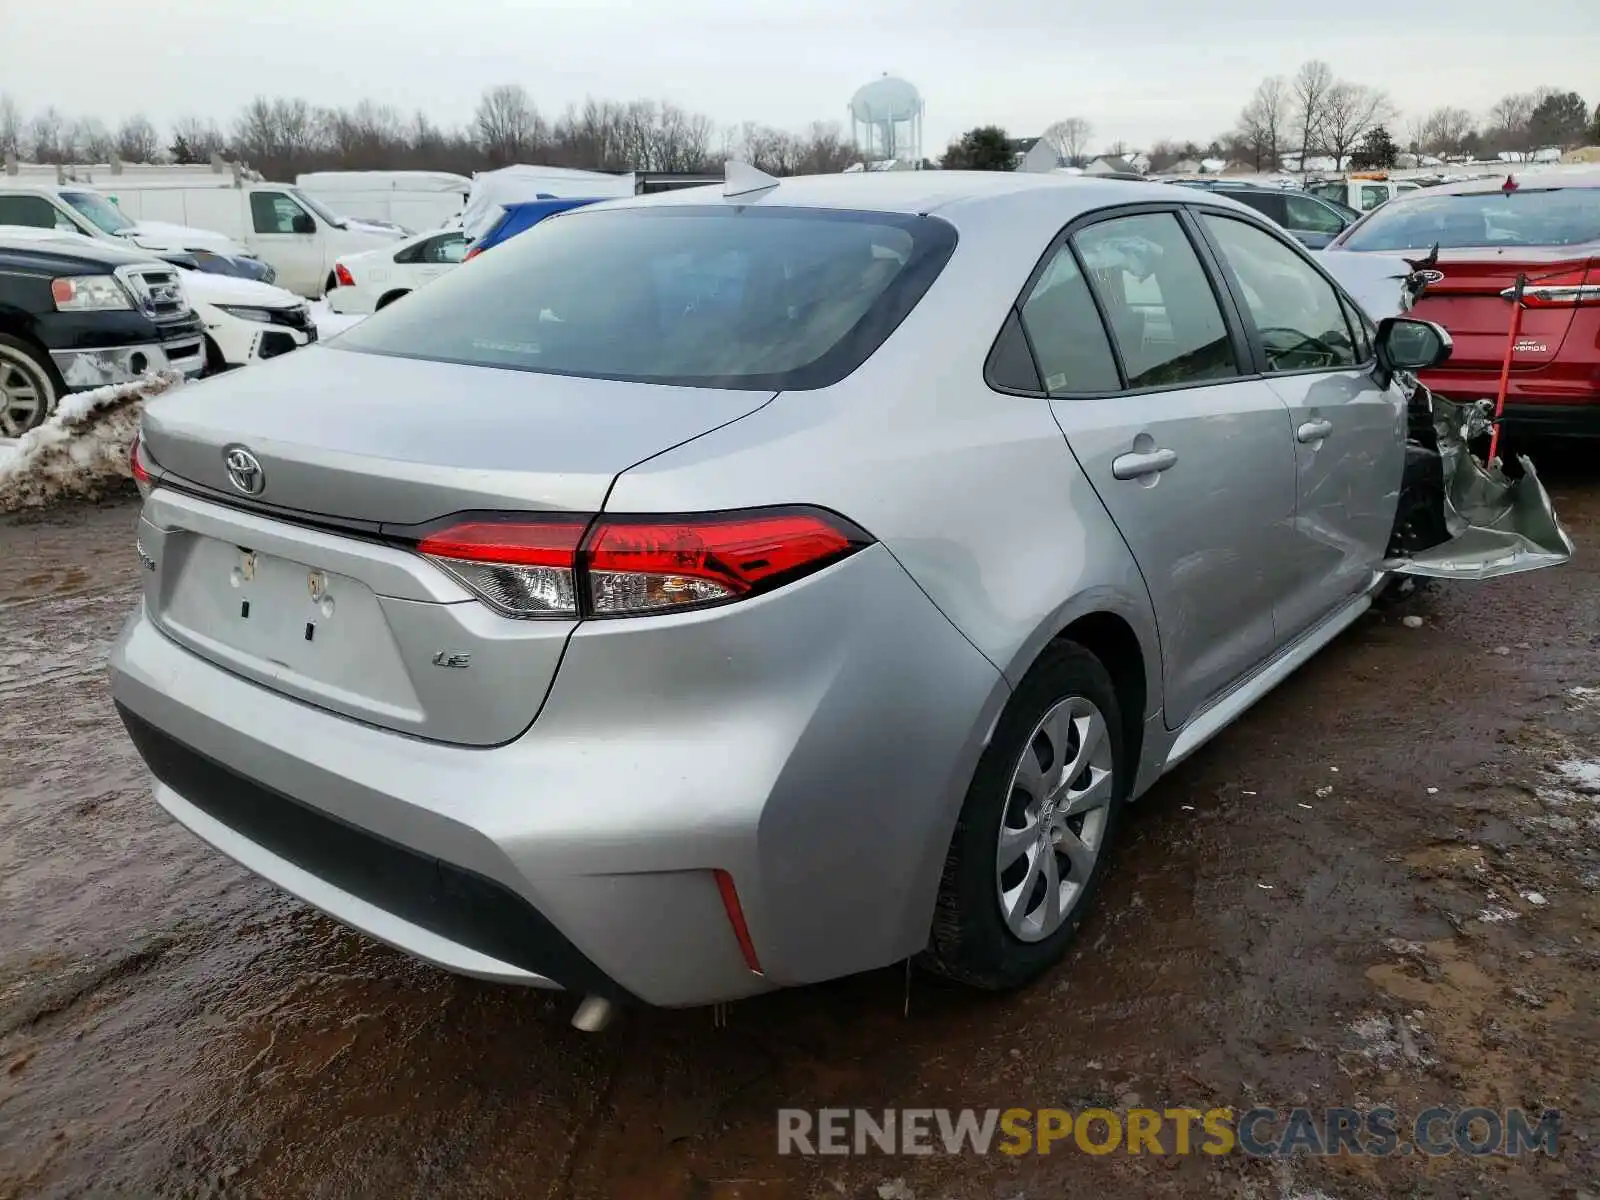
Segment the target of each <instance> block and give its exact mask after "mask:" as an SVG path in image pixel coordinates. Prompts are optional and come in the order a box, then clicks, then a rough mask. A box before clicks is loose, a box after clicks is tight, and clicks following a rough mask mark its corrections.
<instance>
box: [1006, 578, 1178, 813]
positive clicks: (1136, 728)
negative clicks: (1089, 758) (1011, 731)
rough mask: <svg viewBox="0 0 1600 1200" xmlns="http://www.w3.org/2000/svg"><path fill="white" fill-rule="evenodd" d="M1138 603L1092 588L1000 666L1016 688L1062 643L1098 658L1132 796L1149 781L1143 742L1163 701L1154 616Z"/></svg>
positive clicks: (1146, 748) (1119, 593)
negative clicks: (1114, 703)
mask: <svg viewBox="0 0 1600 1200" xmlns="http://www.w3.org/2000/svg"><path fill="white" fill-rule="evenodd" d="M1143 599H1144V598H1143V597H1140V598H1139V600H1143ZM1139 600H1136V599H1134V598H1132V597H1129V596H1127V595H1126V594H1125V593H1123V592H1122V591H1120V590H1117V589H1112V588H1099V589H1093V590H1090V591H1088V592H1086V593H1084V594H1082V595H1079V596H1077V597H1075V598H1074V599H1072V600H1070V601H1068V602H1067V603H1066V604H1065V605H1063V606H1062V607H1061V608H1060V609H1058V610H1057V611H1056V612H1055V613H1053V614H1052V615H1051V617H1050V618H1049V619H1048V620H1046V621H1044V622H1043V623H1041V625H1040V626H1039V628H1038V630H1037V631H1036V633H1035V634H1034V636H1033V637H1032V638H1030V639H1029V640H1028V642H1027V643H1026V644H1025V645H1024V646H1023V647H1022V649H1021V651H1020V652H1019V653H1018V654H1017V656H1016V657H1015V658H1014V659H1013V661H1012V662H1011V663H1010V664H1009V665H1007V666H1006V667H1005V668H1004V673H1005V676H1006V678H1007V679H1008V680H1009V681H1010V683H1011V685H1012V686H1013V687H1015V686H1016V685H1017V684H1018V683H1019V682H1020V681H1021V680H1022V678H1023V676H1024V675H1026V674H1027V673H1028V670H1029V669H1030V668H1031V667H1032V666H1033V664H1034V663H1035V662H1037V661H1038V659H1039V656H1040V655H1041V654H1043V653H1044V652H1045V650H1046V649H1047V648H1048V647H1050V646H1051V645H1053V644H1055V643H1056V642H1060V641H1071V642H1076V643H1077V644H1078V645H1080V646H1082V647H1083V648H1084V649H1085V650H1088V651H1089V652H1090V653H1092V654H1093V655H1095V657H1097V658H1099V659H1100V661H1101V663H1102V665H1104V666H1105V668H1106V671H1107V672H1108V673H1109V674H1110V675H1111V680H1112V684H1113V686H1114V687H1115V689H1116V693H1117V700H1118V703H1119V707H1120V708H1121V710H1122V726H1123V742H1124V747H1123V755H1124V758H1125V759H1126V761H1125V762H1124V763H1123V764H1121V765H1122V766H1123V768H1124V769H1125V770H1128V771H1130V772H1132V775H1133V779H1134V785H1133V794H1134V795H1137V794H1138V793H1139V792H1141V791H1143V790H1144V786H1145V785H1147V784H1148V783H1149V782H1151V776H1150V772H1149V770H1148V767H1149V764H1148V763H1147V762H1146V761H1145V759H1146V758H1147V757H1148V754H1147V752H1148V751H1149V750H1151V749H1152V747H1151V746H1149V745H1148V744H1147V739H1146V734H1147V727H1148V725H1149V723H1150V721H1151V719H1152V718H1154V717H1157V716H1158V715H1159V714H1160V712H1161V709H1162V703H1163V692H1162V682H1161V642H1160V637H1159V635H1158V633H1157V629H1156V623H1155V614H1154V612H1153V611H1152V610H1151V609H1150V608H1149V607H1148V603H1140V602H1139ZM990 735H991V736H992V735H993V729H991V730H990ZM985 741H987V738H986V739H985ZM1156 749H1159V747H1156Z"/></svg>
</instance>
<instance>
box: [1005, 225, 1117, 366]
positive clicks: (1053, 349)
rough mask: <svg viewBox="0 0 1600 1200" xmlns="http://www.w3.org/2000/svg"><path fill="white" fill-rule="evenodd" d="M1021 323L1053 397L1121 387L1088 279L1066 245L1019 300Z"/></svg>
mask: <svg viewBox="0 0 1600 1200" xmlns="http://www.w3.org/2000/svg"><path fill="white" fill-rule="evenodd" d="M1022 323H1023V325H1024V327H1025V328H1026V329H1027V331H1028V340H1029V341H1030V342H1031V343H1033V354H1034V357H1035V358H1036V359H1037V360H1038V363H1039V374H1040V375H1041V376H1042V377H1043V379H1044V387H1045V391H1047V392H1049V393H1050V394H1051V395H1053V396H1057V395H1063V394H1067V393H1074V392H1077V393H1082V392H1114V391H1117V390H1118V389H1120V388H1121V387H1122V380H1121V379H1120V378H1119V377H1118V375H1117V360H1116V357H1115V356H1114V355H1113V354H1112V353H1111V343H1110V341H1109V340H1108V339H1107V338H1106V330H1105V326H1104V325H1103V324H1102V323H1101V321H1100V314H1099V313H1098V312H1097V311H1096V310H1095V307H1094V297H1093V296H1092V295H1090V294H1089V284H1088V281H1087V280H1085V279H1084V277H1083V273H1082V272H1081V271H1080V270H1078V263H1077V260H1076V259H1075V258H1074V257H1073V256H1072V251H1071V250H1070V249H1069V248H1068V247H1066V246H1062V247H1061V249H1060V250H1058V251H1057V252H1056V256H1055V257H1054V258H1053V259H1051V260H1050V265H1049V266H1047V267H1046V268H1045V269H1044V273H1043V274H1042V275H1040V276H1039V282H1038V283H1036V284H1035V285H1034V288H1033V291H1032V292H1030V293H1029V294H1028V298H1027V300H1026V301H1024V302H1023V305H1022Z"/></svg>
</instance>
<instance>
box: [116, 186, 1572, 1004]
mask: <svg viewBox="0 0 1600 1200" xmlns="http://www.w3.org/2000/svg"><path fill="white" fill-rule="evenodd" d="M1448 349H1449V343H1448V337H1447V336H1446V335H1445V334H1444V333H1443V331H1441V330H1439V329H1438V328H1437V327H1435V326H1431V325H1428V324H1425V323H1422V322H1415V321H1408V320H1405V319H1403V318H1388V319H1385V320H1383V321H1382V322H1381V323H1379V324H1377V325H1375V324H1374V322H1373V321H1372V320H1371V319H1370V318H1369V317H1368V315H1367V314H1365V313H1364V312H1363V311H1362V310H1361V309H1360V308H1359V307H1358V306H1357V305H1356V304H1355V303H1354V302H1353V301H1352V300H1351V299H1350V298H1349V296H1348V295H1347V294H1346V293H1345V292H1344V291H1343V290H1342V289H1341V288H1340V287H1339V286H1338V285H1336V284H1335V283H1334V282H1333V280H1332V278H1331V276H1329V275H1327V274H1326V273H1324V271H1323V270H1322V269H1321V268H1319V267H1318V266H1317V265H1316V264H1315V263H1314V262H1313V260H1312V259H1311V258H1310V257H1309V256H1308V255H1307V254H1306V253H1305V252H1304V251H1303V250H1302V249H1301V248H1300V247H1298V246H1297V245H1296V244H1295V243H1294V242H1293V241H1292V240H1291V239H1290V238H1289V237H1288V236H1287V235H1286V234H1284V233H1283V232H1282V231H1281V230H1279V229H1277V228H1275V227H1273V226H1272V225H1270V224H1269V223H1268V222H1266V221H1265V220H1264V219H1262V218H1261V217H1260V216H1258V215H1257V214H1254V213H1252V212H1251V211H1249V210H1248V209H1246V208H1244V207H1243V206H1242V205H1239V204H1237V203H1235V202H1233V201H1231V200H1228V199H1227V198H1225V197H1223V196H1220V195H1212V194H1207V193H1203V192H1190V191H1187V190H1183V189H1175V188H1170V187H1164V186H1161V185H1158V184H1140V183H1132V182H1120V181H1102V180H1071V179H1062V178H1059V177H1041V176H1028V175H1023V174H1018V175H1010V174H999V175H965V174H959V173H948V172H926V173H922V172H917V173H906V174H881V175H880V174H869V175H858V176H832V177H819V178H803V179H788V180H784V181H783V182H781V183H776V182H775V181H770V180H764V179H755V180H746V181H745V182H743V183H739V184H733V183H730V185H729V186H728V188H726V189H724V190H723V191H721V192H719V191H718V190H717V189H697V190H685V191H677V192H671V193H667V194H664V195H659V196H653V197H649V198H641V199H638V200H624V201H620V202H616V203H609V204H604V205H599V206H595V207H591V208H584V209H579V210H575V211H573V212H570V213H566V214H563V215H561V216H559V217H556V218H552V219H551V220H548V221H546V222H544V223H543V224H541V225H540V226H539V227H537V228H536V229H534V230H532V231H530V232H529V233H528V234H526V235H524V236H522V237H519V238H517V239H516V240H515V241H514V242H513V243H510V244H508V245H506V246H505V247H503V248H501V249H500V250H498V251H496V252H495V253H494V254H492V255H486V256H484V257H483V258H481V259H479V260H476V261H474V262H471V263H468V264H466V265H465V266H463V267H461V268H460V269H458V270H457V271H455V272H454V273H453V274H452V275H450V276H449V277H447V278H445V279H442V280H440V281H438V282H437V283H435V284H433V285H431V286H430V287H429V288H427V289H425V290H423V291H421V292H419V293H417V294H416V295H415V296H413V297H411V298H410V299H409V300H408V301H407V303H405V304H403V305H397V306H394V307H393V308H390V309H386V310H384V311H383V312H381V313H379V314H377V316H375V317H373V318H372V319H370V320H369V321H367V322H365V323H363V324H362V325H360V326H358V327H356V328H355V329H353V330H352V331H350V332H348V333H346V334H344V335H343V336H341V337H339V338H337V339H335V340H334V341H333V342H331V343H330V344H327V345H323V346H315V347H311V348H308V349H307V350H305V351H302V352H301V353H298V354H295V355H291V356H289V357H288V358H286V359H284V360H282V361H278V362H272V363H269V364H266V365H265V366H263V367H261V368H258V369H257V370H253V371H250V372H246V373H242V374H240V375H237V376H229V377H225V378H221V379H218V380H215V381H211V382H208V383H206V384H203V385H201V386H199V387H196V388H186V389H184V390H182V391H181V392H178V393H176V394H174V395H172V396H170V397H164V398H162V399H161V400H159V401H157V402H155V403H154V404H153V405H152V406H151V407H150V409H149V411H148V412H147V414H146V416H145V419H144V428H143V435H142V439H143V440H142V443H141V444H140V445H139V446H138V447H137V448H136V451H135V453H136V461H137V467H138V473H139V474H140V475H141V476H142V477H143V480H144V486H145V488H146V490H147V498H146V502H145V506H144V510H143V514H142V516H141V518H140V521H139V527H138V529H139V532H138V538H139V552H140V555H141V559H142V561H143V562H144V564H145V566H146V568H147V572H146V574H145V591H144V597H143V600H142V601H141V603H140V605H139V608H138V611H137V612H135V613H134V614H133V616H132V618H131V620H130V621H129V623H128V625H127V627H126V629H125V630H124V632H123V634H122V636H121V638H120V640H119V642H118V644H117V646H116V649H115V653H114V656H113V664H112V691H113V694H114V697H115V699H116V703H117V705H118V708H119V710H120V712H121V714H122V717H123V719H124V722H125V724H126V725H127V727H128V730H129V732H130V734H131V736H132V738H133V740H134V742H135V744H136V745H137V746H138V748H139V750H140V752H141V754H142V755H143V756H144V758H145V759H146V760H147V762H148V763H149V766H150V768H151V770H152V772H153V774H154V776H155V779H156V798H157V800H158V801H159V802H160V803H161V804H162V806H164V807H165V808H166V809H167V811H168V812H170V813H171V814H172V815H173V816H174V817H176V818H177V819H178V820H179V821H180V822H182V823H183V824H184V825H186V826H188V827H189V828H190V829H192V830H193V831H195V832H196V833H198V834H199V835H200V836H201V837H203V838H205V839H206V840H207V841H209V842H211V843H212V844H213V845H215V846H217V847H218V848H219V849H221V850H223V851H224V852H225V853H227V854H229V855H231V856H233V857H234V858H235V859H237V860H238V861H239V862H240V863H242V864H244V865H245V866H246V867H248V868H250V869H251V870H253V871H256V872H258V873H259V874H261V875H263V876H265V877H266V878H268V879H270V880H272V881H274V882H275V883H277V884H278V885H280V886H282V887H283V888H285V889H287V890H288V891H290V892H292V893H294V894H295V895H297V896H299V897H301V898H302V899H304V900H305V901H307V902H308V903H310V904H312V905H315V906H316V907H318V908H320V909H322V910H323V911H325V912H327V913H329V914H331V915H333V916H334V917H336V918H338V919H339V920H341V921H344V922H346V923H348V924H350V925H352V926H354V927H356V928H358V929H361V930H364V931H366V932H367V933H369V934H370V935H372V936H373V937H376V938H379V939H382V940H383V941H385V942H388V943H390V944H392V945H394V946H397V947H400V948H402V949H404V950H406V951H409V952H410V953H412V954H415V955H418V956H420V957H422V958H424V959H427V960H429V961H431V962H434V963H437V964H439V965H441V966H444V967H447V968H449V969H451V970H455V971H460V972H464V973H466V974H470V975H475V976H479V977H482V978H485V979H491V980H502V981H506V982H512V983H523V984H532V985H540V986H551V985H555V986H560V987H563V988H568V989H572V990H575V991H577V992H580V993H584V994H586V995H588V996H590V997H593V998H595V999H596V1002H597V1003H601V1004H602V1005H603V1004H604V1003H606V1002H616V1001H630V1000H636V1001H643V1002H647V1003H650V1004H658V1005H692V1004H703V1003H709V1002H716V1001H724V1000H728V999H732V998H737V997H741V996H748V995H751V994H754V993H758V992H762V991H764V990H767V989H771V988H775V987H780V986H787V985H796V984H805V983H810V982H813V981H817V980H823V979H828V978H832V977H836V976H840V975H844V974H847V973H851V972H857V971H863V970H867V969H869V968H874V967H880V966H883V965H885V964H888V963H893V962H896V961H899V960H903V959H906V958H909V957H919V958H920V959H921V960H922V961H924V962H925V963H927V964H928V965H930V966H932V967H933V968H934V969H936V970H938V971H941V972H943V973H945V974H947V975H949V976H952V977H954V978H957V979H961V980H965V981H968V982H970V983H973V984H976V985H979V986H982V987H988V988H1008V987H1014V986H1018V985H1021V984H1023V983H1026V982H1027V981H1029V980H1031V979H1033V978H1034V977H1036V976H1038V975H1039V974H1040V973H1041V972H1043V971H1045V970H1046V969H1047V968H1049V967H1050V966H1052V965H1053V964H1055V963H1056V962H1058V961H1059V960H1060V959H1061V957H1062V955H1063V953H1064V951H1065V948H1066V946H1067V944H1068V942H1069V940H1070V939H1071V937H1072V935H1073V933H1074V931H1075V930H1076V928H1077V926H1078V925H1079V923H1080V922H1081V921H1082V919H1083V917H1084V914H1085V912H1086V911H1087V908H1088V904H1089V901H1090V898H1091V896H1092V894H1093V892H1094V891H1095V888H1096V886H1097V884H1098V883H1099V881H1100V878H1101V875H1102V872H1103V869H1104V866H1105V862H1106V858H1107V850H1108V848H1109V847H1110V845H1111V843H1112V841H1113V839H1114V837H1115V834H1116V831H1117V826H1118V821H1119V818H1120V815H1121V813H1122V811H1123V808H1124V806H1125V804H1126V803H1127V801H1129V800H1130V799H1132V798H1134V797H1136V796H1138V795H1139V794H1140V793H1141V792H1143V791H1145V790H1146V789H1147V788H1149V787H1150V785H1151V784H1152V783H1154V782H1155V781H1156V779H1158V778H1159V777H1160V776H1161V775H1162V773H1163V772H1165V771H1167V770H1169V769H1171V768H1172V767H1173V766H1174V765H1175V764H1176V763H1178V762H1180V761H1181V760H1183V758H1184V757H1185V756H1187V755H1188V754H1190V753H1192V752H1193V751H1194V750H1195V749H1196V748H1197V747H1199V746H1200V745H1201V744H1202V743H1204V742H1205V741H1206V740H1207V739H1208V738H1210V737H1211V736H1212V735H1214V734H1216V733H1217V732H1218V731H1219V730H1221V729H1222V728H1223V727H1224V726H1225V725H1227V724H1228V723H1229V722H1230V721H1231V720H1232V719H1233V718H1234V717H1236V716H1237V715H1238V714H1239V713H1240V712H1242V711H1243V710H1244V709H1245V708H1246V707H1248V706H1249V705H1250V704H1251V703H1253V702H1254V701H1255V700H1257V699H1259V698H1260V697H1261V696H1262V695H1263V694H1264V693H1266V692H1267V691H1268V690H1269V689H1270V688H1271V687H1272V686H1273V685H1274V684H1276V683H1277V682H1279V681H1280V680H1282V679H1283V678H1284V677H1285V676H1286V675H1287V674H1288V673H1289V672H1290V671H1292V670H1293V669H1294V668H1295V667H1296V666H1298V665H1299V664H1300V663H1302V662H1304V661H1305V660H1306V659H1307V658H1308V657H1310V656H1311V655H1312V654H1313V653H1314V652H1315V651H1316V650H1318V649H1319V648H1320V647H1322V646H1323V645H1325V644H1326V643H1327V642H1329V641H1330V640H1331V639H1332V638H1333V637H1334V636H1335V635H1336V634H1338V633H1339V632H1340V631H1341V630H1343V629H1345V628H1346V627H1347V626H1349V625H1350V624H1351V623H1352V622H1353V621H1354V620H1356V618H1357V617H1358V616H1359V615H1360V614H1361V613H1362V612H1363V611H1364V610H1365V609H1366V608H1367V607H1368V606H1369V604H1370V603H1371V600H1372V597H1373V595H1374V592H1375V591H1376V590H1377V589H1378V588H1379V587H1380V585H1381V584H1382V583H1383V582H1384V581H1385V579H1386V578H1387V577H1388V574H1389V573H1390V572H1393V571H1395V570H1403V569H1406V568H1407V565H1408V564H1407V561H1406V560H1405V558H1404V557H1403V554H1401V555H1399V556H1397V553H1396V550H1395V546H1394V545H1393V544H1392V543H1393V541H1394V539H1395V537H1396V535H1397V524H1400V522H1399V521H1398V520H1397V518H1398V517H1399V515H1400V513H1401V512H1402V509H1403V508H1405V507H1406V504H1405V503H1403V502H1405V501H1406V499H1407V497H1406V493H1407V489H1408V488H1410V487H1411V480H1412V478H1413V472H1412V468H1411V464H1410V462H1409V461H1408V460H1409V459H1410V458H1411V457H1412V455H1411V454H1410V451H1409V450H1408V397H1410V399H1411V406H1412V407H1413V408H1414V407H1415V405H1416V403H1417V398H1416V393H1415V392H1413V390H1412V387H1411V385H1410V384H1409V383H1408V382H1407V379H1406V377H1405V376H1404V375H1403V374H1402V373H1401V372H1403V371H1404V370H1408V369H1420V368H1423V367H1427V366H1429V365H1432V364H1434V363H1436V362H1438V361H1440V360H1442V358H1443V357H1444V356H1446V355H1447V354H1448ZM1432 453H1433V460H1432V467H1433V468H1434V472H1433V475H1432V476H1431V477H1432V478H1433V479H1434V486H1435V491H1437V490H1438V488H1437V474H1438V472H1437V467H1438V465H1439V463H1438V459H1439V454H1438V448H1435V450H1434V451H1433V452H1432ZM1422 457H1424V458H1425V457H1426V455H1425V454H1424V455H1422ZM1426 473H1427V472H1426V471H1423V472H1422V473H1421V474H1419V475H1417V478H1421V475H1422V474H1426ZM1418 486H1422V485H1420V484H1419V485H1418ZM1532 486H1533V487H1534V488H1535V489H1537V483H1536V481H1535V482H1534V483H1533V484H1532ZM1429 494H1430V495H1431V494H1433V493H1429ZM1538 494H1539V495H1542V491H1540V492H1539V493H1538ZM1413 499H1414V498H1413ZM1440 503H1441V504H1442V500H1441V501H1440ZM1415 507H1416V505H1415V503H1412V504H1410V508H1412V509H1415ZM1436 515H1437V514H1436ZM1442 519H1443V518H1442V517H1441V520H1442ZM1551 519H1552V520H1553V517H1552V518H1551ZM1445 524H1446V525H1447V526H1448V528H1446V530H1445V532H1444V533H1441V534H1438V535H1436V536H1435V537H1433V538H1432V539H1428V540H1426V541H1425V542H1418V541H1417V539H1416V538H1415V537H1414V536H1413V537H1412V539H1411V542H1412V543H1414V544H1415V546H1421V545H1430V546H1435V547H1436V546H1437V543H1438V542H1440V541H1441V540H1442V539H1445V538H1448V537H1449V536H1450V534H1453V533H1459V532H1460V530H1461V527H1462V526H1461V523H1460V522H1459V521H1457V522H1455V523H1454V524H1450V523H1449V522H1445ZM1561 538H1564V535H1561ZM1559 540H1560V539H1559V538H1558V541H1559ZM1411 548H1414V546H1412V545H1408V546H1406V547H1402V551H1409V549H1411ZM1447 549H1448V547H1447ZM1568 549H1569V550H1570V545H1568ZM1558 550H1559V547H1558ZM1513 557H1515V556H1513ZM1560 557H1561V554H1560V553H1559V552H1558V553H1557V554H1555V555H1554V556H1546V557H1545V558H1543V559H1538V558H1537V556H1531V557H1530V556H1524V558H1523V559H1519V560H1518V563H1519V564H1520V565H1542V563H1543V562H1548V561H1557V560H1559V558H1560ZM1508 562H1509V560H1508V559H1507V558H1506V554H1505V547H1504V546H1503V545H1499V544H1496V543H1494V540H1493V539H1492V538H1491V539H1489V541H1488V542H1487V543H1484V544H1478V543H1473V544H1470V545H1467V544H1464V545H1462V546H1461V547H1460V548H1459V551H1458V552H1456V553H1455V554H1454V555H1453V556H1451V555H1448V554H1447V555H1445V556H1443V557H1440V556H1439V555H1438V554H1437V553H1436V555H1435V560H1434V562H1433V563H1432V565H1431V567H1430V569H1429V573H1432V574H1445V575H1451V574H1457V575H1468V576H1471V575H1482V574H1493V573H1497V572H1499V571H1501V570H1506V569H1512V567H1511V566H1508V565H1507V564H1508ZM1441 564H1443V565H1442V566H1441Z"/></svg>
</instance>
